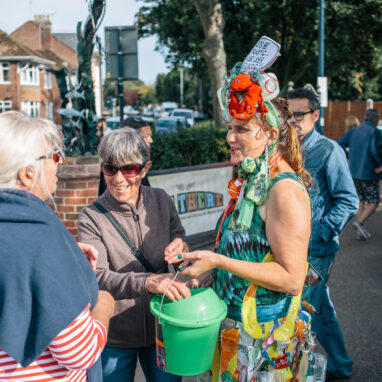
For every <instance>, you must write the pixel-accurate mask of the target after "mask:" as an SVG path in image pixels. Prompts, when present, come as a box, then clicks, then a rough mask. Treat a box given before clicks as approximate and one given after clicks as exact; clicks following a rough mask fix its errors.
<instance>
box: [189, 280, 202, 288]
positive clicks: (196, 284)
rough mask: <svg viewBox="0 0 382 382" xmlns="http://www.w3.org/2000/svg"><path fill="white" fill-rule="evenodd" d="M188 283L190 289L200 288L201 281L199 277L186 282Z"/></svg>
mask: <svg viewBox="0 0 382 382" xmlns="http://www.w3.org/2000/svg"><path fill="white" fill-rule="evenodd" d="M186 285H187V287H188V288H190V289H194V288H199V281H198V280H197V279H191V280H188V281H187V282H186Z"/></svg>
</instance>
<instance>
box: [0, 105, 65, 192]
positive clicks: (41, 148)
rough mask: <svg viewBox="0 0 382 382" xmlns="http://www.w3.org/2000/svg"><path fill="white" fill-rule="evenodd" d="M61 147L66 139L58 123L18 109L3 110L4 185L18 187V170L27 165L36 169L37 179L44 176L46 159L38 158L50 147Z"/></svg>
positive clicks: (0, 163)
mask: <svg viewBox="0 0 382 382" xmlns="http://www.w3.org/2000/svg"><path fill="white" fill-rule="evenodd" d="M50 149H59V150H61V151H62V141H61V138H60V136H59V134H58V130H57V126H56V125H55V124H54V123H52V122H50V121H48V120H47V119H43V118H31V117H29V116H27V115H25V114H23V113H20V112H17V111H7V112H5V113H1V114H0V188H18V187H17V181H18V172H19V170H21V169H22V168H25V167H29V166H31V167H33V168H34V169H35V179H34V181H35V183H36V182H37V179H38V178H41V179H42V185H43V187H44V188H46V189H48V187H47V185H46V182H45V177H44V171H43V169H44V163H43V161H41V160H37V158H39V157H40V156H42V155H46V151H47V150H50Z"/></svg>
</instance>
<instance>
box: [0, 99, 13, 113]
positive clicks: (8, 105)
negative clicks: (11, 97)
mask: <svg viewBox="0 0 382 382" xmlns="http://www.w3.org/2000/svg"><path fill="white" fill-rule="evenodd" d="M9 110H12V101H1V100H0V113H3V112H4V111H9Z"/></svg>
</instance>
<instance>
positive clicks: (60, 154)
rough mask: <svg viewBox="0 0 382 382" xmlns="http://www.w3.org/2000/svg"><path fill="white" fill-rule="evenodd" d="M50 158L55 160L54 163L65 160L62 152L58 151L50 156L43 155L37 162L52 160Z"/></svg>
mask: <svg viewBox="0 0 382 382" xmlns="http://www.w3.org/2000/svg"><path fill="white" fill-rule="evenodd" d="M50 158H52V159H53V161H54V163H58V162H59V161H60V159H62V158H63V155H62V153H61V151H60V150H56V151H53V152H52V153H50V154H48V155H42V156H40V157H38V158H37V159H36V160H41V159H50Z"/></svg>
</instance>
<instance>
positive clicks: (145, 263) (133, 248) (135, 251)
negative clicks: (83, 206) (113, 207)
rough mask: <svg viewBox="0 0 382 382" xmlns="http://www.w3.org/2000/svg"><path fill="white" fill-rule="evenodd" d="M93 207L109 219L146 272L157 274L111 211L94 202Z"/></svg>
mask: <svg viewBox="0 0 382 382" xmlns="http://www.w3.org/2000/svg"><path fill="white" fill-rule="evenodd" d="M93 205H94V207H96V208H97V209H98V210H99V211H100V212H102V213H103V214H104V215H105V216H106V217H107V219H108V220H109V221H110V223H111V224H112V225H113V227H114V228H115V229H116V230H117V232H118V233H119V234H120V235H121V237H122V239H123V240H124V241H125V243H126V244H127V245H128V246H129V248H130V250H131V253H132V254H133V255H134V256H135V257H136V258H137V260H139V261H140V263H141V264H142V265H143V266H144V267H145V268H146V270H147V271H149V272H151V273H157V272H156V271H155V269H154V268H153V267H152V265H151V264H150V263H149V262H148V261H147V260H146V259H145V258H144V257H143V255H142V252H141V250H140V249H139V248H137V247H136V246H135V245H134V244H133V242H132V241H131V239H130V238H129V236H127V233H126V232H125V231H124V230H123V229H122V227H121V226H120V225H119V224H118V222H117V221H116V220H115V218H114V217H113V215H112V214H111V213H110V212H109V211H107V210H106V208H104V207H103V206H101V204H99V203H98V202H93Z"/></svg>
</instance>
